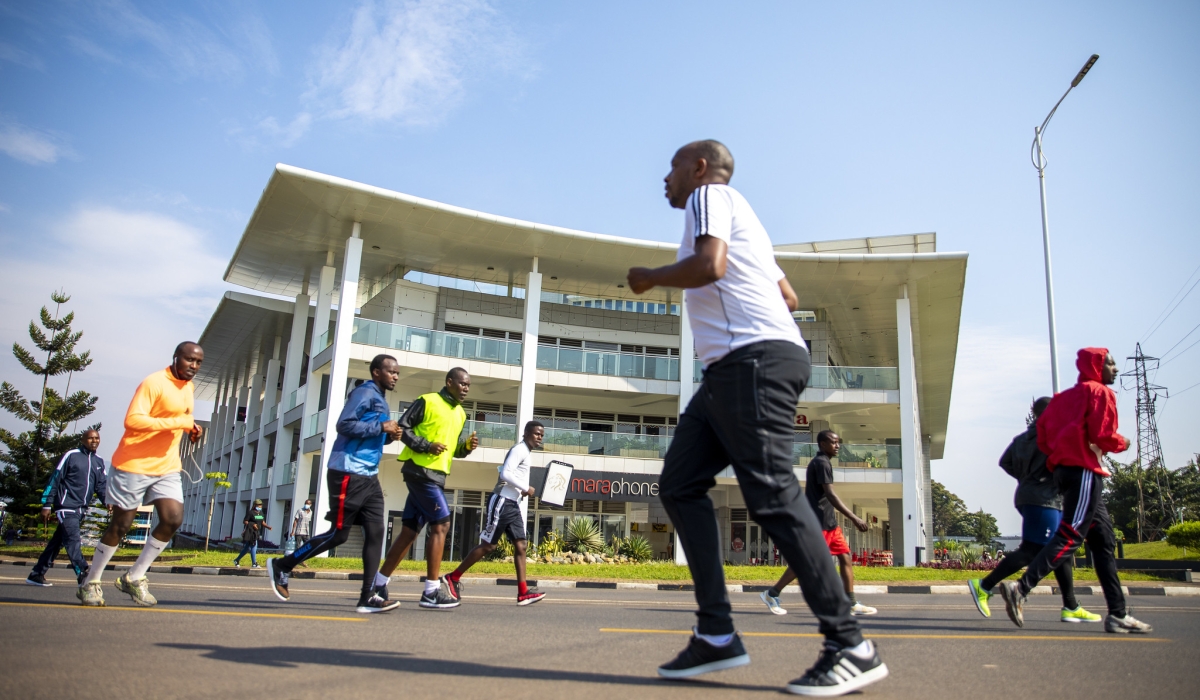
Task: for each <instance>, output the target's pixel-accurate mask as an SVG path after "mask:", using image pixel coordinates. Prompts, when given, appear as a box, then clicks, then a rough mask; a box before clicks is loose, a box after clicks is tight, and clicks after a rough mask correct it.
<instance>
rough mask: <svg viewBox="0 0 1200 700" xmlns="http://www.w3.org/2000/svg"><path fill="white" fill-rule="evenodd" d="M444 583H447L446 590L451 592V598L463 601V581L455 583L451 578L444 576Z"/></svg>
mask: <svg viewBox="0 0 1200 700" xmlns="http://www.w3.org/2000/svg"><path fill="white" fill-rule="evenodd" d="M442 581H444V582H445V583H446V590H447V591H449V592H450V597H451V598H453V599H455V600H462V579H459V580H457V581H455V580H454V579H452V578H450V577H449V576H443V577H442Z"/></svg>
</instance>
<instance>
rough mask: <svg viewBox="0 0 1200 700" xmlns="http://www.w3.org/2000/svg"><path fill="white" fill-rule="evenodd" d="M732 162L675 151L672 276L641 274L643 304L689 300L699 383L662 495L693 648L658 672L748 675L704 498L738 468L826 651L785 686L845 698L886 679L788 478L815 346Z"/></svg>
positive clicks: (665, 271) (692, 150)
mask: <svg viewBox="0 0 1200 700" xmlns="http://www.w3.org/2000/svg"><path fill="white" fill-rule="evenodd" d="M732 176H733V156H732V155H730V153H729V149H727V148H726V147H725V146H724V145H723V144H721V143H719V142H717V141H696V142H694V143H690V144H688V145H686V146H684V147H683V148H680V149H679V150H678V151H677V152H676V153H675V157H674V158H672V160H671V172H670V173H669V174H668V175H667V177H666V178H665V181H666V196H667V200H668V201H669V202H670V204H671V206H672V207H675V208H676V209H683V210H684V211H685V219H686V223H685V227H684V233H683V241H682V243H681V245H680V246H679V252H678V255H677V260H678V262H676V263H675V264H673V265H667V266H665V267H660V268H656V269H649V268H644V267H635V268H632V269H630V270H629V275H628V282H629V287H630V289H631V290H632V291H633V292H634V293H635V294H644V293H646V292H648V291H650V290H651V289H653V288H655V287H673V288H676V289H686V290H687V292H686V293H685V295H684V302H685V304H686V306H687V315H688V321H689V323H690V324H691V327H692V335H693V336H694V338H695V342H696V351H697V353H698V354H699V356H700V360H701V362H703V363H704V379H703V382H702V384H701V385H700V387H699V389H698V390H697V392H696V394H695V396H693V397H692V400H691V402H690V403H689V404H688V406H687V409H686V410H685V411H684V412H683V415H681V416H680V417H679V426H678V427H677V428H676V430H675V438H674V439H673V440H672V442H671V446H670V448H669V449H668V450H667V455H666V459H665V462H664V465H663V472H662V476H661V477H660V479H659V489H660V491H659V494H660V497H661V499H662V504H663V507H664V508H665V509H666V511H667V514H668V515H669V516H670V518H671V522H672V523H673V524H674V525H675V530H676V532H677V534H678V536H679V541H680V543H681V544H682V546H683V551H684V553H685V554H686V556H687V562H688V567H689V568H690V569H691V573H692V580H693V581H694V582H695V588H696V602H697V603H698V604H699V608H700V609H699V612H698V613H697V625H696V628H695V629H694V630H693V635H692V638H691V640H690V641H689V642H688V646H687V648H686V649H684V650H683V651H682V652H681V653H680V654H679V656H678V657H676V658H675V659H674V660H673V661H670V662H668V663H665V664H663V665H662V666H659V668H658V673H659V675H661V676H663V677H665V678H688V677H692V676H697V675H700V674H703V673H708V672H711V671H719V670H722V669H727V668H733V667H735V666H744V665H746V664H748V663H750V656H749V655H748V654H747V653H746V650H745V648H744V647H743V646H742V641H741V639H740V638H739V637H738V635H737V633H736V632H735V631H734V627H733V619H732V617H731V616H730V610H731V606H730V603H729V594H728V593H727V592H726V589H725V572H724V569H723V567H722V561H721V545H720V532H719V531H718V529H717V523H716V520H715V519H714V518H713V502H712V499H711V498H709V496H708V491H709V489H711V488H712V487H713V486H714V485H715V484H716V480H715V479H716V475H717V474H718V473H719V472H720V471H721V470H723V469H725V468H726V467H728V466H729V465H730V464H732V465H733V470H734V473H735V474H736V475H737V480H738V486H739V487H740V488H741V490H742V495H743V496H744V497H745V500H746V506H747V508H748V509H749V511H750V515H751V517H752V518H754V520H755V521H756V522H758V524H759V525H761V526H762V528H763V530H765V531H766V533H767V535H768V536H770V538H771V541H772V542H774V543H775V544H776V545H777V546H778V547H779V551H780V552H781V553H782V555H783V558H784V559H786V560H787V561H788V563H789V564H791V565H792V566H793V567H795V570H796V572H797V573H798V574H799V576H800V588H801V590H802V591H803V592H804V599H805V600H806V601H807V602H808V604H809V605H810V606H811V607H812V610H813V612H814V613H815V614H816V616H817V620H818V623H819V629H820V631H821V633H822V634H823V635H824V636H825V646H824V649H823V650H822V652H821V655H820V657H819V658H818V660H817V663H816V665H814V666H813V667H812V668H810V669H809V670H808V672H806V673H805V674H804V676H803V677H801V678H798V679H796V680H794V681H792V682H791V683H789V684H788V685H787V690H788V691H789V692H792V693H797V694H800V695H823V696H832V695H842V694H844V693H848V692H851V691H854V690H857V689H859V688H862V687H864V686H866V685H869V684H871V683H873V682H875V681H877V680H880V679H882V678H884V677H886V676H887V673H888V670H887V666H885V665H884V664H883V662H882V661H881V660H880V659H879V655H878V654H877V653H876V650H875V646H874V645H873V644H872V643H871V642H869V641H863V638H862V633H861V631H860V630H859V626H858V622H857V621H856V620H855V619H854V618H853V617H852V616H851V615H850V601H849V599H847V598H846V595H845V592H844V591H843V588H842V585H841V582H840V581H839V580H838V576H837V572H836V571H834V568H833V561H832V559H831V558H830V557H829V547H828V546H826V544H825V539H824V537H822V535H821V524H820V523H819V522H818V520H817V515H816V513H815V512H813V509H812V507H811V506H809V504H808V503H806V502H805V500H804V495H803V493H802V492H801V489H800V482H799V480H798V479H796V475H795V473H794V472H793V471H792V434H793V430H792V427H793V423H794V421H795V418H796V402H797V399H798V398H799V397H800V392H801V391H803V390H804V386H805V384H806V383H807V381H808V377H809V372H810V367H809V356H808V349H807V347H806V346H805V344H804V340H803V339H802V338H801V337H800V331H799V329H798V328H797V327H796V323H795V321H794V320H793V319H792V316H791V313H790V311H791V310H794V309H795V308H796V305H797V303H798V302H797V300H796V294H795V292H794V291H793V290H792V287H791V285H790V284H789V283H788V281H787V277H786V276H785V275H784V273H783V270H781V269H780V268H779V265H777V264H776V262H775V252H774V249H773V248H772V247H771V239H770V236H768V235H767V231H766V229H764V228H763V225H762V223H761V222H759V220H758V217H757V216H756V215H755V213H754V210H753V209H751V207H750V204H749V202H747V201H746V198H745V197H743V196H742V195H741V194H740V193H739V192H738V191H737V190H735V189H733V188H732V187H730V186H729V180H730V178H731V177H732Z"/></svg>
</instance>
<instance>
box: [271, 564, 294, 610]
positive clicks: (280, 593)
mask: <svg viewBox="0 0 1200 700" xmlns="http://www.w3.org/2000/svg"><path fill="white" fill-rule="evenodd" d="M278 561H279V559H278V558H276V559H268V560H267V582H268V583H269V584H270V586H271V592H272V593H274V594H275V597H276V598H278V599H280V600H282V601H284V602H287V599H288V598H290V597H291V594H290V593H288V572H286V571H283V570H281V569H280V568H279V567H278V565H277V562H278Z"/></svg>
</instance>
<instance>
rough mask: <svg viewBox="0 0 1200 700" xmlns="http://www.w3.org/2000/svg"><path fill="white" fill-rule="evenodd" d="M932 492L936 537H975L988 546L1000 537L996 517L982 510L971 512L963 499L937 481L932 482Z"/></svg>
mask: <svg viewBox="0 0 1200 700" xmlns="http://www.w3.org/2000/svg"><path fill="white" fill-rule="evenodd" d="M931 490H932V492H933V533H934V534H935V535H937V536H938V537H942V536H945V535H952V536H955V537H974V538H975V541H976V542H979V543H980V544H988V543H989V542H991V541H992V540H994V539H996V538H997V537H999V536H1000V528H999V526H998V525H997V524H996V517H995V516H994V515H992V514H991V513H985V512H984V510H983V509H982V508H980V509H979V510H978V511H977V512H975V513H972V512H970V511H969V510H967V504H966V503H965V502H964V501H963V499H961V498H959V497H958V496H956V495H954V494H953V493H951V492H950V490H949V489H947V488H946V487H945V486H943V485H941V484H939V483H938V482H936V481H934V482H932V484H931Z"/></svg>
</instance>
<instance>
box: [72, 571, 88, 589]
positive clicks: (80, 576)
mask: <svg viewBox="0 0 1200 700" xmlns="http://www.w3.org/2000/svg"><path fill="white" fill-rule="evenodd" d="M87 575H88V572H86V571H82V572H80V573H78V574H76V575H75V583H78V584H79V585H80V586H82V585H83V582H84V581H85V580H86V579H87Z"/></svg>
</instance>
